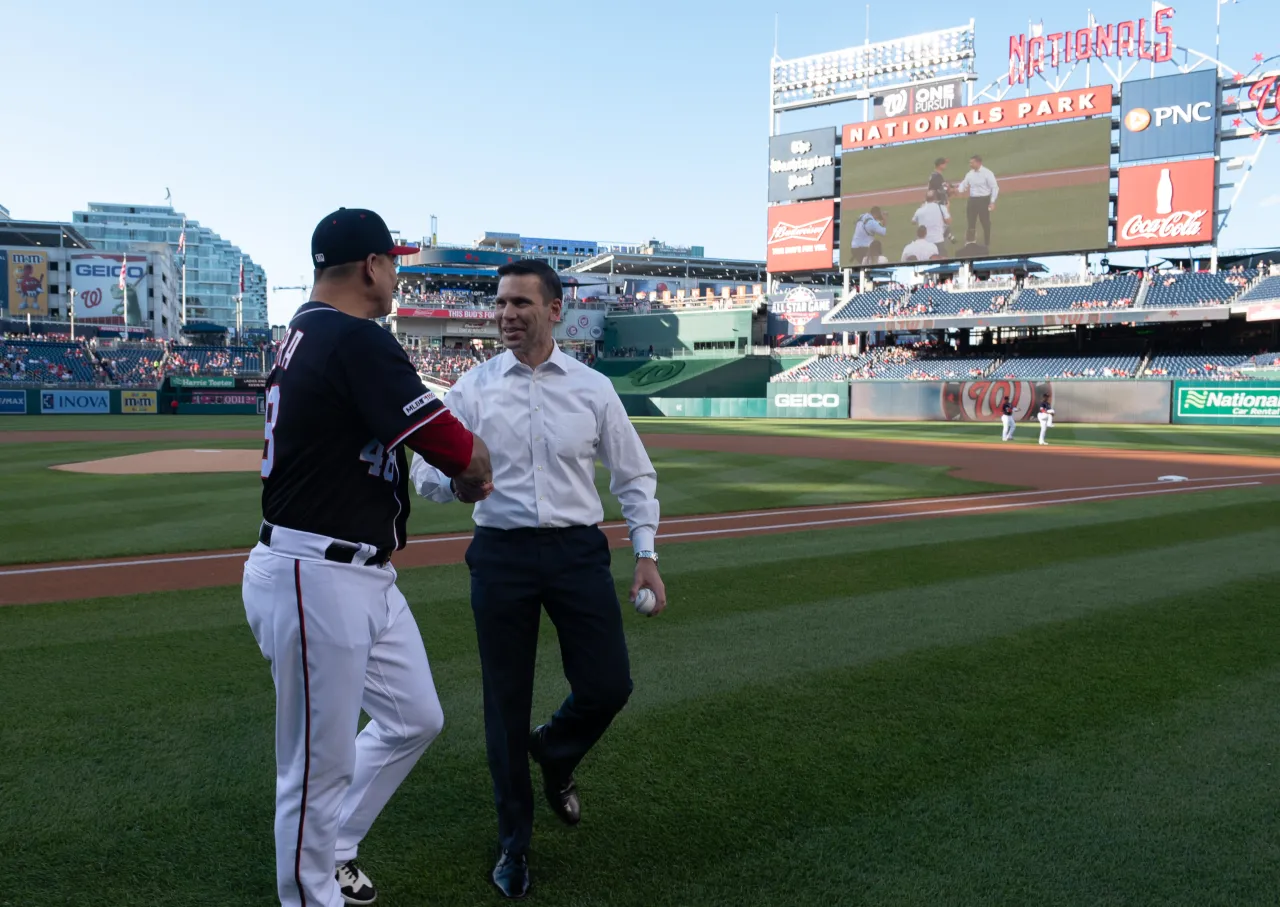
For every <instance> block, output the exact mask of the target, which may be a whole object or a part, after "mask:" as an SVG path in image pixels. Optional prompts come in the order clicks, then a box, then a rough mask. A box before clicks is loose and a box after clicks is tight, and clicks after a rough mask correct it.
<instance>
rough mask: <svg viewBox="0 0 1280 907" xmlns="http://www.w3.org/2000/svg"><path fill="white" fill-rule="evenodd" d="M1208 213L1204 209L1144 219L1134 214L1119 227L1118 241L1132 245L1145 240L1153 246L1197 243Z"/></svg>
mask: <svg viewBox="0 0 1280 907" xmlns="http://www.w3.org/2000/svg"><path fill="white" fill-rule="evenodd" d="M1208 214H1209V212H1208V211H1207V210H1205V209H1204V208H1201V209H1200V210H1198V211H1174V212H1173V213H1172V214H1167V215H1165V216H1164V217H1152V218H1146V217H1143V216H1142V215H1141V214H1135V215H1134V216H1133V217H1131V218H1129V219H1128V220H1127V221H1125V222H1124V223H1123V224H1121V225H1120V237H1119V238H1120V240H1122V241H1123V242H1126V243H1134V242H1139V241H1142V240H1145V241H1147V242H1150V243H1153V244H1160V243H1164V242H1175V243H1176V244H1177V245H1183V244H1185V243H1186V242H1187V241H1188V240H1189V239H1190V240H1193V241H1197V242H1198V241H1199V237H1200V234H1201V233H1202V232H1203V231H1204V224H1203V221H1204V219H1205V217H1207V216H1208Z"/></svg>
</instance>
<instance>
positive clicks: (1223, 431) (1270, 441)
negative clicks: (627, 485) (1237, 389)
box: [632, 417, 1280, 456]
mask: <svg viewBox="0 0 1280 907" xmlns="http://www.w3.org/2000/svg"><path fill="white" fill-rule="evenodd" d="M632 421H633V422H634V423H635V425H636V427H637V428H638V429H639V430H640V432H641V433H652V434H730V435H768V436H773V437H796V438H806V437H807V438H846V439H853V440H857V439H865V440H890V441H941V442H949V443H955V442H960V443H982V444H999V443H1000V423H999V422H864V421H855V420H845V419H830V420H828V419H675V418H658V417H643V418H637V419H634V420H632ZM1039 434H1040V426H1039V424H1038V423H1035V422H1026V423H1019V425H1018V433H1017V435H1016V436H1015V444H1030V443H1032V442H1034V441H1035V439H1036V438H1038V437H1039ZM1049 440H1050V443H1051V444H1053V445H1055V446H1065V447H1071V446H1083V447H1104V448H1115V449H1121V450H1160V451H1171V452H1172V451H1181V452H1186V453H1220V454H1240V455H1248V456H1280V428H1266V427H1256V426H1229V425H1185V426H1176V427H1175V426H1170V425H1110V424H1084V423H1076V422H1057V423H1055V424H1054V427H1053V428H1052V429H1050V431H1049Z"/></svg>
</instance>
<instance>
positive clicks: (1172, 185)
mask: <svg viewBox="0 0 1280 907" xmlns="http://www.w3.org/2000/svg"><path fill="white" fill-rule="evenodd" d="M1214 179H1215V164H1214V161H1213V159H1212V158H1200V159H1198V160H1193V161H1177V162H1173V163H1168V164H1148V165H1143V166H1138V167H1121V168H1120V180H1119V183H1120V185H1119V190H1118V196H1117V199H1116V243H1115V244H1116V247H1117V248H1142V247H1144V246H1194V245H1200V244H1203V243H1211V242H1213V227H1214Z"/></svg>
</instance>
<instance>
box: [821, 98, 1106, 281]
mask: <svg viewBox="0 0 1280 907" xmlns="http://www.w3.org/2000/svg"><path fill="white" fill-rule="evenodd" d="M1110 166H1111V122H1110V120H1109V119H1108V118H1106V117H1100V118H1097V119H1091V120H1083V121H1080V122H1072V123H1060V124H1053V125H1047V126H1031V127H1028V128H1025V129H1009V130H1005V131H1003V132H988V133H978V134H976V135H969V136H957V137H955V138H947V139H938V140H936V141H930V142H914V143H911V144H904V145H893V146H889V147H884V148H875V149H871V150H866V151H849V152H846V153H845V154H844V157H843V159H842V168H841V169H842V190H843V197H842V198H841V201H840V266H841V267H845V268H857V267H864V266H877V265H898V264H917V263H920V262H928V261H934V262H938V261H954V260H957V259H972V258H1007V257H1016V256H1022V255H1047V254H1053V253H1068V252H1085V251H1093V250H1099V249H1105V248H1106V247H1107V239H1108V236H1107V217H1108V197H1109V194H1110V182H1109V180H1110Z"/></svg>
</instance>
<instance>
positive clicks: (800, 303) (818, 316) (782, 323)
mask: <svg viewBox="0 0 1280 907" xmlns="http://www.w3.org/2000/svg"><path fill="white" fill-rule="evenodd" d="M835 300H836V291H835V290H828V289H822V290H812V289H810V288H809V287H792V288H791V289H789V290H787V291H786V292H785V293H784V294H783V295H781V296H776V295H775V296H770V297H769V334H770V335H772V336H775V337H776V336H779V335H782V334H788V335H794V334H825V333H828V330H827V328H826V327H824V326H823V324H822V316H823V315H825V314H826V313H827V312H829V311H831V307H832V306H833V305H835Z"/></svg>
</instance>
